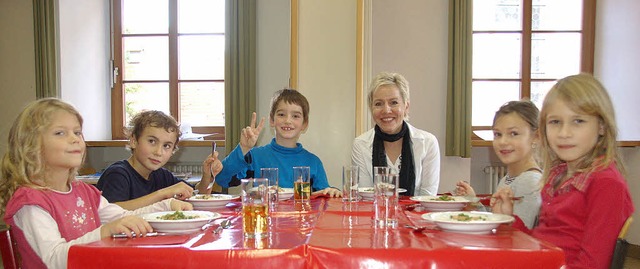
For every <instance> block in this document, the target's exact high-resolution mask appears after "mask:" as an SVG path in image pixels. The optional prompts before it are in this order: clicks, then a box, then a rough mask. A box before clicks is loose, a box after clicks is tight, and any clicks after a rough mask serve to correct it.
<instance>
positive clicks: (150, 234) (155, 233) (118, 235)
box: [111, 232, 166, 238]
mask: <svg viewBox="0 0 640 269" xmlns="http://www.w3.org/2000/svg"><path fill="white" fill-rule="evenodd" d="M158 235H166V233H158V232H151V233H147V234H145V235H144V236H143V237H149V236H158ZM131 237H136V233H131ZM111 238H128V236H127V234H125V233H119V234H112V235H111Z"/></svg>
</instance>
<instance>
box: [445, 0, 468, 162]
mask: <svg viewBox="0 0 640 269" xmlns="http://www.w3.org/2000/svg"><path fill="white" fill-rule="evenodd" d="M472 2H473V1H471V0H450V1H449V55H448V58H449V59H448V60H449V68H448V71H447V84H448V85H447V136H446V146H445V154H446V156H460V157H463V158H469V157H471V59H472V58H471V57H472V55H471V52H472V40H473V35H472V34H473V28H472V15H473V9H472Z"/></svg>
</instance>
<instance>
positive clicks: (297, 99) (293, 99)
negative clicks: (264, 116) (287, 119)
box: [269, 89, 309, 123]
mask: <svg viewBox="0 0 640 269" xmlns="http://www.w3.org/2000/svg"><path fill="white" fill-rule="evenodd" d="M280 102H285V103H287V104H294V105H299V106H300V107H301V108H302V117H303V118H304V123H308V122H309V101H307V98H306V97H304V95H302V94H301V93H300V92H299V91H297V90H294V89H282V90H279V91H277V92H275V93H274V94H273V97H272V98H271V112H269V117H270V118H271V119H273V118H274V116H275V114H276V109H278V104H279V103H280Z"/></svg>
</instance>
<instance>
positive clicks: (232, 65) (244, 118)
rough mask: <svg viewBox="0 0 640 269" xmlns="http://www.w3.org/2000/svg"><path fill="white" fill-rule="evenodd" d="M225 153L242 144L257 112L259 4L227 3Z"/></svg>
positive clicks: (228, 0) (252, 1) (249, 0)
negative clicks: (257, 13)
mask: <svg viewBox="0 0 640 269" xmlns="http://www.w3.org/2000/svg"><path fill="white" fill-rule="evenodd" d="M225 16H226V26H225V32H226V41H225V42H226V44H225V46H226V50H225V63H224V64H225V75H224V81H225V83H224V84H225V85H224V93H225V97H224V98H225V104H226V106H225V109H224V114H225V137H226V138H225V149H226V151H227V154H229V153H230V152H231V150H233V148H234V147H235V146H236V145H237V144H238V142H239V141H240V131H241V129H242V128H243V127H245V126H247V125H249V123H250V122H251V113H252V112H254V111H256V109H257V106H256V99H257V95H256V0H226V15H225Z"/></svg>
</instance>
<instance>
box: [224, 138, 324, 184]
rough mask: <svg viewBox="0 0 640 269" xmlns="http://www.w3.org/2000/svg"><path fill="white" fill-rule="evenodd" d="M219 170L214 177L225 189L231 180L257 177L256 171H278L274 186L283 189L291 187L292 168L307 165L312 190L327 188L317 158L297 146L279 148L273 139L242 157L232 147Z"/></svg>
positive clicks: (258, 172)
mask: <svg viewBox="0 0 640 269" xmlns="http://www.w3.org/2000/svg"><path fill="white" fill-rule="evenodd" d="M222 165H223V168H222V171H221V172H220V174H218V175H217V176H216V183H218V184H219V185H220V186H222V187H225V188H226V187H229V182H230V181H231V180H232V178H233V177H236V178H238V179H241V178H246V177H247V174H250V176H251V175H253V174H254V173H255V176H254V177H259V176H260V168H274V167H275V168H278V185H279V186H280V187H283V188H293V167H294V166H309V170H310V171H309V172H310V181H311V183H312V185H311V186H312V189H313V191H317V190H323V189H326V188H328V187H329V181H328V180H327V174H326V172H325V171H324V166H323V165H322V161H321V160H320V158H318V156H316V155H314V154H313V153H311V152H309V151H308V150H306V149H304V148H303V147H302V144H300V143H297V146H296V147H295V148H287V147H283V146H280V145H278V144H277V143H276V139H275V138H273V139H272V140H271V143H269V144H267V145H264V146H261V147H255V148H252V149H251V150H250V151H249V152H248V153H247V155H246V156H243V155H242V148H240V146H239V145H238V146H236V148H235V149H233V151H232V152H231V153H229V155H228V156H227V157H226V158H224V160H222Z"/></svg>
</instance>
